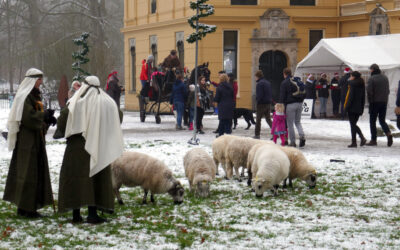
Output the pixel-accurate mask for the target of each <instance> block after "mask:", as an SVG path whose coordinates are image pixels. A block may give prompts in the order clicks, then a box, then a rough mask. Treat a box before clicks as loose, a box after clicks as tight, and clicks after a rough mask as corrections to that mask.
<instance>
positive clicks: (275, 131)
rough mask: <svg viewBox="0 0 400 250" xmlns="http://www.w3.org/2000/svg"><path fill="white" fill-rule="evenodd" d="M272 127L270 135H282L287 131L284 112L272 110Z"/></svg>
mask: <svg viewBox="0 0 400 250" xmlns="http://www.w3.org/2000/svg"><path fill="white" fill-rule="evenodd" d="M272 119H273V120H272V127H271V134H272V135H282V134H286V133H287V128H286V115H285V114H277V113H276V112H274V114H273V116H272Z"/></svg>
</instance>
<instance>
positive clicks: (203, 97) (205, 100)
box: [196, 76, 210, 134]
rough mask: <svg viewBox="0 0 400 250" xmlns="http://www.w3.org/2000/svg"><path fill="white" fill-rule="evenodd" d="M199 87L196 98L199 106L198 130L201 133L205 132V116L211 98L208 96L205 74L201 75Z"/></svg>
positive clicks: (197, 115) (197, 114)
mask: <svg viewBox="0 0 400 250" xmlns="http://www.w3.org/2000/svg"><path fill="white" fill-rule="evenodd" d="M198 88H199V93H198V94H197V99H196V106H197V113H196V129H197V131H196V132H197V133H199V134H204V131H203V116H204V112H205V110H206V109H207V108H209V106H210V98H209V97H208V94H207V85H206V78H205V77H204V76H200V78H199V86H198Z"/></svg>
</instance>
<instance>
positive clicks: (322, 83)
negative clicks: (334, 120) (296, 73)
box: [316, 73, 330, 118]
mask: <svg viewBox="0 0 400 250" xmlns="http://www.w3.org/2000/svg"><path fill="white" fill-rule="evenodd" d="M326 77H327V76H326V74H325V73H322V74H321V78H320V79H319V80H318V84H317V86H316V88H317V89H318V98H319V103H320V108H319V116H320V118H326V104H327V103H328V98H329V87H330V86H329V83H328V80H327V79H326Z"/></svg>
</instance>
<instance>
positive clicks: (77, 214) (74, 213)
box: [72, 208, 83, 223]
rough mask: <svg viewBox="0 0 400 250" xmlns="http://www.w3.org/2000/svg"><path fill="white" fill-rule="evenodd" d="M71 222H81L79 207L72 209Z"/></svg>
mask: <svg viewBox="0 0 400 250" xmlns="http://www.w3.org/2000/svg"><path fill="white" fill-rule="evenodd" d="M72 222H73V223H81V222H83V218H82V216H81V210H80V209H79V208H78V209H74V210H72Z"/></svg>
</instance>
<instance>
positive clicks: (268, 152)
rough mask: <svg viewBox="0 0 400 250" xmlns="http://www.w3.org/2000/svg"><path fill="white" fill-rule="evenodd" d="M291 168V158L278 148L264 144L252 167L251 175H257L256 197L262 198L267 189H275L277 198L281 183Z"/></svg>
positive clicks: (255, 182)
mask: <svg viewBox="0 0 400 250" xmlns="http://www.w3.org/2000/svg"><path fill="white" fill-rule="evenodd" d="M289 167H290V161H289V158H288V157H287V155H286V154H285V153H284V152H283V151H282V150H281V149H280V148H279V147H278V146H276V145H272V144H262V146H260V147H259V148H258V150H257V151H256V153H255V156H254V160H253V163H252V166H251V173H254V174H255V179H254V180H253V189H254V191H255V193H256V197H258V198H260V197H262V196H263V194H264V192H265V191H266V190H267V189H273V192H274V196H277V195H278V187H279V183H281V182H282V181H283V180H284V179H285V178H287V177H288V175H289ZM249 178H250V176H249Z"/></svg>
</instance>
